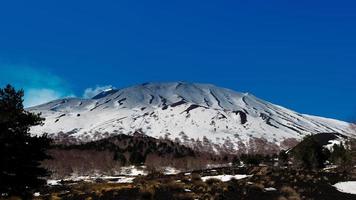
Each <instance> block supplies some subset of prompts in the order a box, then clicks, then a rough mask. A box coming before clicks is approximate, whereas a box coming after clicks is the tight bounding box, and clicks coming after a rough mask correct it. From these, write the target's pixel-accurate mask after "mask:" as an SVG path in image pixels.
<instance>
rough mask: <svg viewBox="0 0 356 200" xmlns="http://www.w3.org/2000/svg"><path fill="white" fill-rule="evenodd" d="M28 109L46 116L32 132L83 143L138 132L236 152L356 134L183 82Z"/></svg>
mask: <svg viewBox="0 0 356 200" xmlns="http://www.w3.org/2000/svg"><path fill="white" fill-rule="evenodd" d="M29 111H32V112H41V113H42V116H43V117H45V118H46V120H45V122H44V125H43V126H36V127H33V128H32V129H31V132H32V133H33V134H37V135H40V134H43V133H48V134H49V135H50V136H52V137H56V136H58V135H62V136H63V135H65V136H68V137H72V138H76V139H77V140H80V141H84V142H85V141H91V140H97V139H102V138H106V137H109V136H111V135H115V134H121V133H122V134H129V135H132V134H134V133H135V132H136V133H137V132H138V133H143V134H146V135H149V136H152V137H155V138H160V137H162V138H169V139H171V140H175V141H179V142H181V143H184V144H187V145H192V144H197V143H198V144H202V145H205V146H206V145H208V146H210V148H211V149H212V150H215V151H218V150H219V148H220V147H223V148H224V150H228V151H238V150H244V149H246V148H248V147H250V146H251V145H255V146H256V145H257V146H258V145H263V144H264V143H266V142H267V143H268V144H273V145H276V146H277V147H280V148H287V147H288V146H289V145H290V144H288V141H294V140H300V139H301V138H302V137H303V136H305V135H307V134H314V133H322V132H337V133H340V134H343V135H345V136H351V137H355V133H352V131H351V130H350V128H349V124H348V123H346V122H342V121H338V120H333V119H326V118H321V117H315V116H310V115H303V114H299V113H297V112H295V111H292V110H289V109H286V108H283V107H281V106H277V105H274V104H272V103H269V102H266V101H263V100H261V99H258V98H257V97H255V96H253V95H251V94H248V93H239V92H235V91H232V90H229V89H225V88H220V87H216V86H214V85H209V84H195V83H185V82H173V83H145V84H141V85H137V86H133V87H129V88H124V89H108V90H105V91H103V92H101V93H100V94H98V95H96V96H94V97H93V98H92V99H80V98H66V99H59V100H55V101H51V102H49V103H46V104H42V105H39V106H36V107H32V108H29ZM253 141H255V142H253ZM256 141H260V142H257V143H256ZM261 141H263V143H262V144H261Z"/></svg>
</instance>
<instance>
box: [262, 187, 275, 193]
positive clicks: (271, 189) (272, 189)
mask: <svg viewBox="0 0 356 200" xmlns="http://www.w3.org/2000/svg"><path fill="white" fill-rule="evenodd" d="M265 191H267V192H273V191H277V189H276V188H274V187H267V188H265Z"/></svg>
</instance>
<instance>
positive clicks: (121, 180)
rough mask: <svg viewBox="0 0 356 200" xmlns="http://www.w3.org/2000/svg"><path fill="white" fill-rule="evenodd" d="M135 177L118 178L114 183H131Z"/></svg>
mask: <svg viewBox="0 0 356 200" xmlns="http://www.w3.org/2000/svg"><path fill="white" fill-rule="evenodd" d="M134 179H135V177H120V178H119V180H118V181H116V183H132V182H133V180H134Z"/></svg>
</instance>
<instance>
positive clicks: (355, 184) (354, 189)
mask: <svg viewBox="0 0 356 200" xmlns="http://www.w3.org/2000/svg"><path fill="white" fill-rule="evenodd" d="M333 186H334V187H336V189H337V190H339V191H340V192H343V193H349V194H356V181H346V182H339V183H336V184H335V185H333Z"/></svg>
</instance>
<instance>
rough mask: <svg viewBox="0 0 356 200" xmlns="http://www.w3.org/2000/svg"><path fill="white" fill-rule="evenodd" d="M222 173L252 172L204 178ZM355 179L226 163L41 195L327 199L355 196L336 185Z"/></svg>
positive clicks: (82, 184) (67, 187)
mask: <svg viewBox="0 0 356 200" xmlns="http://www.w3.org/2000/svg"><path fill="white" fill-rule="evenodd" d="M217 174H250V175H252V176H251V177H248V178H245V179H240V180H235V179H232V180H230V181H228V182H222V181H220V180H218V179H208V180H206V181H205V182H204V181H203V180H202V178H201V177H203V176H207V175H217ZM348 180H355V178H352V174H351V173H339V172H337V171H329V172H323V171H310V170H303V169H290V168H279V167H268V166H250V167H226V168H215V169H211V170H198V171H193V172H191V173H190V174H184V173H181V174H177V175H169V176H168V175H163V174H161V173H159V172H152V173H151V174H149V175H147V176H139V177H137V178H136V179H135V180H134V182H133V183H126V184H119V183H108V182H102V181H99V180H98V181H97V182H94V183H85V182H79V183H76V184H73V183H68V184H66V183H65V182H64V183H63V185H61V186H56V187H47V188H43V190H42V191H41V194H42V196H41V197H39V198H38V199H66V200H74V199H140V200H141V199H142V200H166V199H173V200H193V199H199V200H200V199H202V200H216V199H218V200H220V199H223V200H232V199H234V200H235V199H255V200H259V199H275V200H285V199H287V200H299V199H323V200H335V199H338V200H351V199H355V197H356V195H352V194H346V193H341V192H339V191H337V190H336V189H335V188H334V187H333V186H332V184H335V183H337V182H340V181H348Z"/></svg>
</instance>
